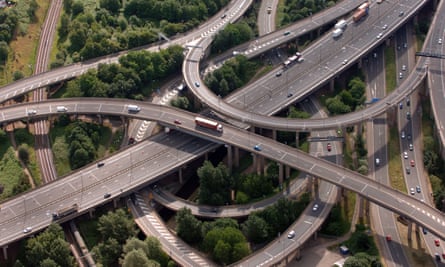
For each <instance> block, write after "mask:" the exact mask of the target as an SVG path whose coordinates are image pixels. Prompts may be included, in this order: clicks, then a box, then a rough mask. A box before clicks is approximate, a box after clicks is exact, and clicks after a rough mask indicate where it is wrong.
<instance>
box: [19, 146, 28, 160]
mask: <svg viewBox="0 0 445 267" xmlns="http://www.w3.org/2000/svg"><path fill="white" fill-rule="evenodd" d="M28 149H29V148H28V146H27V145H26V144H22V145H20V146H19V151H18V152H19V158H20V160H21V161H23V162H24V163H25V164H28V162H29V151H28Z"/></svg>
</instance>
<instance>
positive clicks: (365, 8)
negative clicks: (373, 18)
mask: <svg viewBox="0 0 445 267" xmlns="http://www.w3.org/2000/svg"><path fill="white" fill-rule="evenodd" d="M368 14H369V3H368V2H365V3H363V4H361V5H360V6H359V7H358V8H357V10H356V11H355V13H354V15H353V16H352V20H353V21H354V22H358V21H360V20H361V19H362V18H363V17H365V16H366V15H368Z"/></svg>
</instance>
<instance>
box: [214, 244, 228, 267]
mask: <svg viewBox="0 0 445 267" xmlns="http://www.w3.org/2000/svg"><path fill="white" fill-rule="evenodd" d="M213 258H214V259H215V260H216V261H218V262H221V263H223V264H227V263H230V262H231V258H232V247H231V246H230V244H228V243H226V242H224V241H223V240H218V242H217V243H216V246H215V248H214V250H213Z"/></svg>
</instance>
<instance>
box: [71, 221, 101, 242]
mask: <svg viewBox="0 0 445 267" xmlns="http://www.w3.org/2000/svg"><path fill="white" fill-rule="evenodd" d="M97 223H98V219H97V218H94V219H89V220H78V223H77V226H78V227H79V232H80V235H81V236H82V238H83V240H84V242H85V245H86V246H87V248H88V250H91V249H92V248H93V247H94V246H95V245H96V244H98V243H99V241H100V236H99V232H98V231H97Z"/></svg>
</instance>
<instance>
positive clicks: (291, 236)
mask: <svg viewBox="0 0 445 267" xmlns="http://www.w3.org/2000/svg"><path fill="white" fill-rule="evenodd" d="M294 237H295V231H294V230H292V231H290V232H289V234H287V238H289V239H292V238H294Z"/></svg>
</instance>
